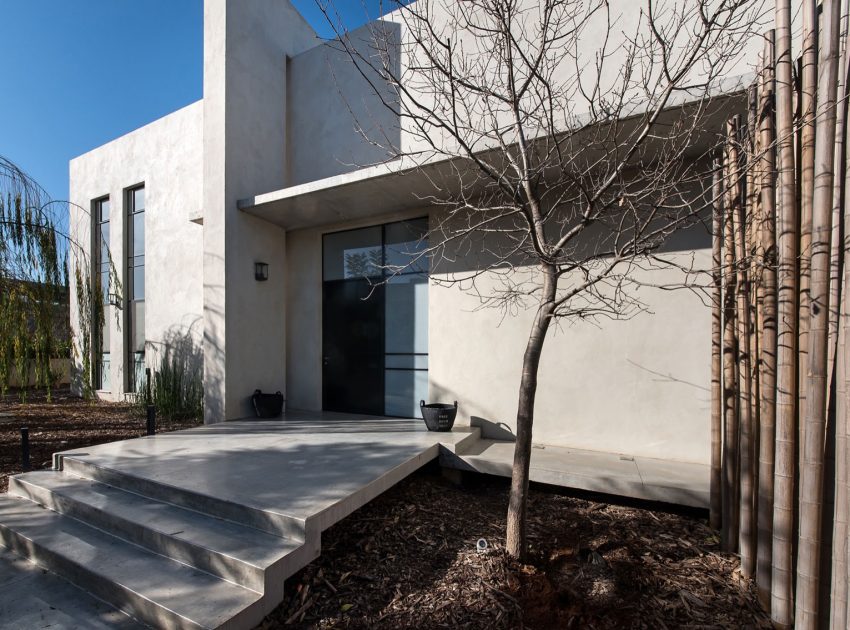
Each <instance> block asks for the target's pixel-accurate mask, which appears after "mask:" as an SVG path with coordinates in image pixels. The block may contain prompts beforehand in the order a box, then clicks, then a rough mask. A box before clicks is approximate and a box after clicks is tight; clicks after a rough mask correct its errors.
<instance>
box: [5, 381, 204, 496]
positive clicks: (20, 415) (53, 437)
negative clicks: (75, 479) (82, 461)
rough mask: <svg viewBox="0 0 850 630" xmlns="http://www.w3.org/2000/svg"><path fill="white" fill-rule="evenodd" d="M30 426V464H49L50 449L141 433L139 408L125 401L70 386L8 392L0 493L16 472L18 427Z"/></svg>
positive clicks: (164, 427)
mask: <svg viewBox="0 0 850 630" xmlns="http://www.w3.org/2000/svg"><path fill="white" fill-rule="evenodd" d="M198 424H199V422H198V421H195V420H188V421H169V420H167V419H163V418H157V432H161V431H176V430H178V429H187V428H189V427H192V426H197V425H198ZM23 426H25V427H28V428H29V439H30V466H31V468H32V469H34V470H35V469H39V468H49V467H50V466H51V465H52V457H53V453H56V452H58V451H66V450H69V449H76V448H81V447H85V446H93V445H95V444H103V443H104V442H114V441H116V440H126V439H129V438H134V437H139V436H141V435H145V433H146V422H145V416H144V413H143V412H142V411H141V410H139V409H138V408H135V407H133V405H130V404H127V403H109V402H102V401H87V400H83V399H81V398H78V397H76V396H74V395H72V394H71V391H70V390H69V389H67V388H66V389H60V390H56V391H54V392H52V395H51V400H50V401H48V400H47V397H46V396H45V394H44V393H43V392H29V393H27V398H26V402H25V403H22V402H21V396H20V392H18V391H10V392H9V393H8V394H7V395H6V396H5V398H2V399H0V492H5V491H6V489H7V487H8V477H9V475H15V474H17V473H19V472H21V427H23Z"/></svg>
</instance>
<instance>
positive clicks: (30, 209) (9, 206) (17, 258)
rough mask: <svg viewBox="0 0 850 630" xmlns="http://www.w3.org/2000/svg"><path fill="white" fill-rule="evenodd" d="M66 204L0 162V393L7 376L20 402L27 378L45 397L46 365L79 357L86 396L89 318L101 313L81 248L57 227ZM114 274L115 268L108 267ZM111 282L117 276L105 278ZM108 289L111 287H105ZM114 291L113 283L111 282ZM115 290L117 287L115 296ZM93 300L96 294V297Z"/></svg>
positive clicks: (48, 375)
mask: <svg viewBox="0 0 850 630" xmlns="http://www.w3.org/2000/svg"><path fill="white" fill-rule="evenodd" d="M67 214H68V204H67V203H58V202H54V201H52V200H51V199H50V198H49V196H48V195H47V193H46V192H45V191H44V189H42V188H41V187H40V186H39V185H38V184H37V183H36V182H35V181H34V180H33V179H32V178H31V177H29V176H28V175H27V174H26V173H24V172H23V171H22V170H21V169H20V168H18V167H17V166H16V165H15V164H14V163H12V162H11V161H9V160H8V159H6V158H4V157H3V156H0V394H2V395H5V394H6V392H7V391H8V388H9V384H10V382H11V381H12V379H13V376H15V377H17V379H16V380H18V381H19V382H20V383H21V385H22V388H21V397H22V399H25V398H26V389H27V386H28V383H29V381H30V377H31V376H34V377H35V379H34V380H35V387H36V388H41V389H45V390H46V391H47V395H48V397H49V396H50V389H51V387H52V385H53V383H54V380H55V378H54V375H53V374H52V372H51V370H50V359H51V358H53V357H59V356H69V354H73V355H76V356H78V357H79V358H80V359H81V360H82V363H83V366H84V370H83V373H82V374H81V375H80V377H81V381H82V384H83V386H82V390H83V393H84V395H87V396H88V395H91V393H92V387H91V383H92V380H93V379H92V366H91V359H90V354H91V348H92V342H93V341H95V342H96V341H97V340H92V338H91V333H92V325H91V322H92V319H99V318H100V317H101V314H102V312H103V304H102V300H101V299H100V297H99V296H100V295H102V291H100V290H99V288H97V290H95V289H96V287H93V286H92V285H93V283H92V282H91V281H89V280H88V279H89V278H91V277H92V274H91V265H90V258H89V257H88V255H87V253H86V250H87V248H85V247H81V246H80V245H79V244H78V243H76V242H75V241H74V240H73V239H72V238H71V237H70V236H69V235H68V234H66V233H65V232H63V230H62V229H61V227H60V226H61V224H62V221H61V219H63V218H64V217H66V216H67ZM113 268H114V267H113ZM70 273H73V275H74V278H75V281H76V282H75V284H76V287H75V288H76V297H77V301H78V304H79V306H80V308H79V309H78V313H79V314H78V322H77V325H78V330H79V331H80V338H79V339H76V340H75V339H73V338H72V333H71V329H70V326H68V284H69V276H70ZM110 276H114V277H115V278H116V279H117V274H115V273H110ZM110 284H112V281H110ZM116 287H117V283H116ZM114 291H115V292H117V291H118V289H117V288H115V289H114ZM95 293H96V294H97V295H95Z"/></svg>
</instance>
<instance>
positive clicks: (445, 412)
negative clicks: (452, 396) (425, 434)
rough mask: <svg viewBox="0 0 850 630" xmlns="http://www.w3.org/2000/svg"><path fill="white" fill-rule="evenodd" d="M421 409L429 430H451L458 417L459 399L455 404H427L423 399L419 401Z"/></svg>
mask: <svg viewBox="0 0 850 630" xmlns="http://www.w3.org/2000/svg"><path fill="white" fill-rule="evenodd" d="M419 410H420V411H421V412H422V419H423V420H425V426H426V427H428V430H429V431H451V430H452V426H454V423H455V418H456V417H457V401H455V404H454V405H447V404H445V403H431V404H429V405H426V404H425V401H424V400H421V401H419Z"/></svg>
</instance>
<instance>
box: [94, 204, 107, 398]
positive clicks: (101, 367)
mask: <svg viewBox="0 0 850 630" xmlns="http://www.w3.org/2000/svg"><path fill="white" fill-rule="evenodd" d="M93 215H94V223H95V234H94V261H93V263H94V264H93V265H92V270H93V272H94V274H95V278H94V281H95V284H96V290H97V291H99V292H100V295H101V297H102V305H103V309H102V310H100V309H98V310H96V311H95V313H94V314H93V317H92V320H93V324H94V325H93V326H92V329H93V330H95V331H97V333H96V335H95V339H94V343H93V344H92V347H93V354H94V362H95V363H94V364H95V388H96V389H100V390H109V389H110V382H109V315H110V308H111V307H110V305H109V197H104V198H103V199H98V200H97V201H95V202H94V208H93ZM98 311H99V312H98Z"/></svg>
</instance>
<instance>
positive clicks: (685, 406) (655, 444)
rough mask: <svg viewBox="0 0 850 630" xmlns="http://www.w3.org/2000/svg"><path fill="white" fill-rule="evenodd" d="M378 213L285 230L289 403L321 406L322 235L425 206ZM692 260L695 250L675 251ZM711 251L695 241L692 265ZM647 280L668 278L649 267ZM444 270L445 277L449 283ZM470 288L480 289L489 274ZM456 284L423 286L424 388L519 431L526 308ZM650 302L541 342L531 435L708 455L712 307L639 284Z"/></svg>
mask: <svg viewBox="0 0 850 630" xmlns="http://www.w3.org/2000/svg"><path fill="white" fill-rule="evenodd" d="M427 214H429V213H428V210H427V209H426V210H418V211H409V212H405V213H400V214H391V215H384V216H380V217H375V218H374V219H371V220H367V221H361V222H356V223H354V222H348V223H344V224H334V225H328V226H324V227H322V228H315V229H308V230H297V231H293V232H289V233H287V237H286V241H287V270H288V273H287V305H288V306H287V347H288V349H289V353H288V355H287V365H288V370H287V393H288V401H287V404H288V405H289V406H290V407H292V408H295V409H306V410H319V409H321V408H322V235H323V234H325V233H328V232H335V231H338V230H341V229H353V228H357V227H365V226H367V225H375V224H380V223H387V222H392V221H398V220H401V219H406V218H413V217H417V216H423V215H427ZM675 255H676V256H680V257H681V259H682V260H681V261H680V262H685V261H687V262H688V263H690V261H691V254H690V253H687V254H675ZM710 257H711V253H710V251H709V250H707V249H704V248H701V249H699V250H697V253H696V258H695V259H694V262H695V263H696V265H697V266H699V265H704V266H708V265H710ZM653 273H654V277H652V278H650V279H651V280H653V281H656V282H657V281H659V280H661V279H662V278H663V279H666V280H670V279H671V278H670V276H669V275H667V274H669V273H676V272H653ZM448 277H449V276H448V275H442V276H440V278H441V279H443V280H445V279H447V278H448ZM476 282H477V285H478V287H479V289H480V290H482V291H486V288H487V282H488V281H487V278H486V277H479V278H478V279H477V281H476ZM467 289H468V287H465V286H462V285H460V284H454V285H451V286H445V285H442V286H438V285H437V284H435V283H433V282H432V283H431V286H430V289H429V295H428V304H429V306H428V339H429V368H430V369H429V372H428V381H429V391H430V396H431V399H432V400H433V401H440V402H451V401H453V400H457V401H458V402H459V411H460V413H459V415H458V423H461V424H468V423H472V424H476V425H480V426H482V429H483V432H484V434H485V436H489V437H493V438H497V439H499V438H501V439H505V438H509V437H510V435H511V434H513V433H514V432H515V428H516V409H517V401H518V397H519V382H520V372H521V369H522V356H523V352H524V351H525V344H526V341H527V339H528V333H529V331H530V330H531V323H532V320H533V317H534V311H533V309H529V310H526V311H521V312H519V313H516V314H514V315H509V316H507V317H503V313H502V312H501V311H500V310H499V309H493V308H485V309H481V308H480V302H479V300H478V298H477V297H476V295H475V294H473V293H472V292H470V291H468V290H467ZM640 297H641V299H642V300H643V301H645V302H646V303H647V305H648V307H649V311H650V312H644V313H641V314H639V315H637V316H636V317H634V318H633V319H630V320H627V321H601V322H599V323H598V324H599V325H598V326H595V325H593V324H592V323H589V322H579V323H575V324H572V325H571V324H568V323H566V322H565V323H564V324H563V325H562V326H559V327H557V328H553V329H552V330H551V331H550V334H549V337H548V338H547V340H546V343H545V347H544V351H543V357H542V360H541V365H540V374H539V377H540V380H539V386H538V390H537V399H536V406H535V424H534V440H535V442H536V443H541V444H551V445H558V446H568V447H575V448H582V449H589V450H598V451H606V452H618V453H626V454H631V455H641V456H645V457H657V458H662V459H673V460H679V461H687V462H699V463H708V460H709V445H710V440H709V417H710V408H709V406H710V394H709V382H710V374H709V370H710V365H711V362H710V349H711V346H710V342H711V338H710V334H711V322H710V316H711V312H710V310H709V309H708V308H707V307H706V306H705V305H704V304H703V303H702V301H701V300H700V299H699V298H698V297H697V296H696V295H694V294H693V293H692V292H690V291H687V290H681V291H662V290H658V289H651V288H644V289H642V290H641V293H640Z"/></svg>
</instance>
